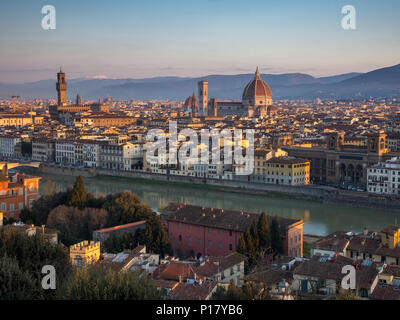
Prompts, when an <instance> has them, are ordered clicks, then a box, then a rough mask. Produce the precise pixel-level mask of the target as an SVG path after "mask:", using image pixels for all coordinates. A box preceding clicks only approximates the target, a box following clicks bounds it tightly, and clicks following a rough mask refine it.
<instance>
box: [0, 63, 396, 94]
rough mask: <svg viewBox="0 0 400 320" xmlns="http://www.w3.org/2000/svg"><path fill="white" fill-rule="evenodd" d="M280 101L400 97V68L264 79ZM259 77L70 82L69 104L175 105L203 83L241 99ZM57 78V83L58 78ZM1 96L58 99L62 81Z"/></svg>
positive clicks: (11, 89)
mask: <svg viewBox="0 0 400 320" xmlns="http://www.w3.org/2000/svg"><path fill="white" fill-rule="evenodd" d="M261 76H262V78H263V79H264V80H265V81H266V82H267V84H268V85H269V86H270V87H271V90H272V94H273V98H274V99H314V98H317V97H319V98H322V99H323V98H331V99H332V98H336V99H344V98H369V97H400V64H399V65H396V66H392V67H388V68H382V69H378V70H374V71H371V72H368V73H356V72H353V73H347V74H340V75H336V76H331V77H322V78H315V77H313V76H310V75H308V74H303V73H288V74H277V75H274V74H262V75H261ZM253 77H254V74H253V73H249V74H238V75H209V76H205V77H201V78H183V77H156V78H145V79H85V78H80V79H68V73H67V85H68V91H67V98H68V99H71V100H72V99H75V97H76V95H77V94H78V93H79V94H80V95H81V96H82V98H83V99H99V98H101V97H106V96H108V95H109V96H111V97H113V98H114V99H170V100H183V99H185V98H187V97H188V96H190V95H191V94H192V93H193V89H195V90H196V95H197V82H198V81H200V80H206V81H208V83H209V97H215V98H218V99H241V96H242V92H243V89H244V87H245V86H246V84H247V83H248V82H249V81H250V80H251V79H253ZM54 78H56V77H54ZM0 94H17V95H20V96H21V97H22V98H45V99H48V98H56V95H57V92H56V80H55V79H51V80H42V81H37V82H31V83H24V84H11V83H0Z"/></svg>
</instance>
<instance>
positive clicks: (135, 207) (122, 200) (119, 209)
mask: <svg viewBox="0 0 400 320" xmlns="http://www.w3.org/2000/svg"><path fill="white" fill-rule="evenodd" d="M104 209H106V210H107V211H108V213H109V215H108V222H107V226H108V227H114V226H117V225H121V224H127V223H131V222H136V221H139V220H146V219H148V218H149V217H150V216H151V214H152V210H151V209H150V208H149V207H148V206H147V205H145V204H142V203H140V199H139V197H138V196H137V195H136V194H134V193H131V192H119V193H115V194H113V195H112V196H107V198H106V201H105V203H104Z"/></svg>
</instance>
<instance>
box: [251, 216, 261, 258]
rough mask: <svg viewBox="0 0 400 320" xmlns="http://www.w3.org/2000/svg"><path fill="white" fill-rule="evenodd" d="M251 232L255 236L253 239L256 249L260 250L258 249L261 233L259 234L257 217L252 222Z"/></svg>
mask: <svg viewBox="0 0 400 320" xmlns="http://www.w3.org/2000/svg"><path fill="white" fill-rule="evenodd" d="M250 233H251V236H252V237H253V240H254V247H255V250H256V251H258V249H259V247H260V238H259V235H258V228H257V222H256V219H253V223H252V224H251V228H250Z"/></svg>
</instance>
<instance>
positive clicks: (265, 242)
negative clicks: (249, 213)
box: [257, 212, 271, 248]
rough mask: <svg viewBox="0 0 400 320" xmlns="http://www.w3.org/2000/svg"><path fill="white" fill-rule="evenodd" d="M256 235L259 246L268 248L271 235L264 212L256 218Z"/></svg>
mask: <svg viewBox="0 0 400 320" xmlns="http://www.w3.org/2000/svg"><path fill="white" fill-rule="evenodd" d="M257 228H258V237H259V241H260V248H269V247H270V246H271V237H270V231H269V226H268V219H267V215H266V214H265V212H263V213H261V215H260V217H259V218H258V224H257Z"/></svg>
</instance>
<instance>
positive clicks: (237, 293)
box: [211, 280, 245, 300]
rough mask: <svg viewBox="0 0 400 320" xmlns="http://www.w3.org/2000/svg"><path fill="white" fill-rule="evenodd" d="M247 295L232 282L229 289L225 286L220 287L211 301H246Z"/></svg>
mask: <svg viewBox="0 0 400 320" xmlns="http://www.w3.org/2000/svg"><path fill="white" fill-rule="evenodd" d="M244 299H245V294H244V292H243V290H242V289H241V288H240V287H238V286H237V285H235V283H234V282H233V281H232V280H231V282H230V283H229V286H228V288H227V289H226V288H224V287H223V286H219V287H218V288H217V290H215V292H214V294H213V295H212V296H211V300H244Z"/></svg>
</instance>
